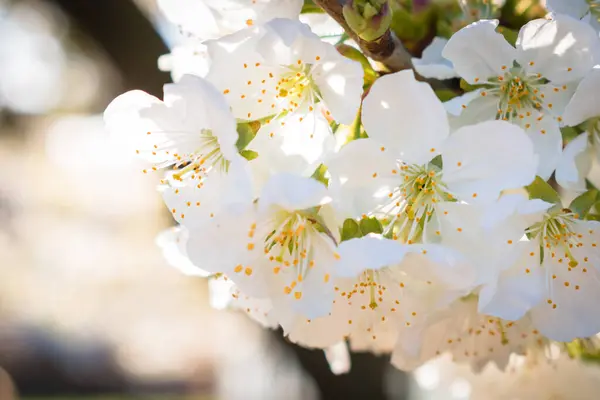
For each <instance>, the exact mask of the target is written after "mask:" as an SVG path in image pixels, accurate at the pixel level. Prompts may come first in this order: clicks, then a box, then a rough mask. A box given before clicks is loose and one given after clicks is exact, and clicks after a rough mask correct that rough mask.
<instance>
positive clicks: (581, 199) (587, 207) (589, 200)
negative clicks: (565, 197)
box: [569, 189, 600, 219]
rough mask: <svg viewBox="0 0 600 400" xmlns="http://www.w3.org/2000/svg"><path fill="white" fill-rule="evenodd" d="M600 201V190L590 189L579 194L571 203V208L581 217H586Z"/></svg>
mask: <svg viewBox="0 0 600 400" xmlns="http://www.w3.org/2000/svg"><path fill="white" fill-rule="evenodd" d="M599 201H600V192H599V191H598V190H596V189H591V190H588V191H587V192H585V193H583V194H581V195H579V196H578V197H577V198H575V199H574V200H573V201H572V202H571V204H570V205H569V209H570V210H571V211H573V212H574V213H576V214H577V215H578V216H579V219H585V218H586V217H587V216H588V214H589V213H590V211H591V210H592V208H593V207H594V205H595V204H596V203H598V202H599Z"/></svg>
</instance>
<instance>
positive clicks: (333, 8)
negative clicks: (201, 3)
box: [313, 0, 412, 72]
mask: <svg viewBox="0 0 600 400" xmlns="http://www.w3.org/2000/svg"><path fill="white" fill-rule="evenodd" d="M313 1H314V3H315V4H316V5H318V6H320V7H321V8H322V9H323V10H324V11H325V12H326V13H327V14H329V16H331V17H332V18H333V19H334V20H336V21H337V22H338V23H339V24H340V25H341V26H342V27H343V28H344V30H345V31H346V33H347V34H348V36H350V38H352V39H353V40H354V41H355V42H356V43H357V44H358V45H359V47H360V49H361V50H362V51H363V53H365V55H366V56H367V57H369V58H371V59H373V60H375V61H377V62H379V63H381V64H383V65H385V67H386V68H387V69H389V70H390V71H392V72H396V71H401V70H404V69H411V68H412V61H411V55H410V53H409V52H408V51H407V50H406V49H405V48H404V45H402V42H401V41H400V40H399V39H398V38H397V37H396V35H395V34H394V33H393V32H392V31H391V30H390V29H389V28H388V30H387V31H386V32H385V33H384V34H383V35H382V36H381V37H380V38H379V39H377V40H374V41H366V40H363V39H361V38H360V37H359V36H358V35H357V34H356V33H354V31H353V30H352V29H351V28H350V26H349V25H348V23H347V22H346V19H345V18H344V15H343V13H342V6H343V4H342V3H343V1H344V0H313Z"/></svg>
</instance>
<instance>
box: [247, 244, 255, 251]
mask: <svg viewBox="0 0 600 400" xmlns="http://www.w3.org/2000/svg"><path fill="white" fill-rule="evenodd" d="M246 248H247V249H248V250H254V243H248V246H246Z"/></svg>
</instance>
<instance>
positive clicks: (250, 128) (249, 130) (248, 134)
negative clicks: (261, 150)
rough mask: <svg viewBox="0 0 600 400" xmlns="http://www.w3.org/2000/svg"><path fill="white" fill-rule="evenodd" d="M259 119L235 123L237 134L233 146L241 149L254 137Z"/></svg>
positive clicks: (258, 125) (258, 127)
mask: <svg viewBox="0 0 600 400" xmlns="http://www.w3.org/2000/svg"><path fill="white" fill-rule="evenodd" d="M261 125H262V124H261V123H260V121H248V122H239V121H238V124H237V133H238V135H239V137H238V140H237V142H236V143H235V146H236V147H237V149H238V150H239V151H241V150H243V149H245V148H246V146H248V143H250V142H251V141H252V139H254V137H255V136H256V133H257V132H258V130H259V129H260V127H261Z"/></svg>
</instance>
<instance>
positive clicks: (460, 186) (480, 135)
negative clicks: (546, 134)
mask: <svg viewBox="0 0 600 400" xmlns="http://www.w3.org/2000/svg"><path fill="white" fill-rule="evenodd" d="M442 159H443V162H444V168H443V173H444V176H443V180H444V182H445V183H446V184H447V185H448V188H449V189H450V191H451V192H453V193H455V194H457V195H458V196H459V198H461V199H464V200H466V201H475V202H479V201H494V200H496V199H497V198H498V196H499V195H500V192H501V191H502V190H505V189H515V188H519V187H522V186H526V185H528V184H529V183H531V182H532V181H533V180H534V178H535V173H536V170H537V157H536V156H535V154H534V151H533V144H532V143H531V140H530V139H529V138H528V137H527V135H526V134H525V132H524V131H523V130H522V129H521V128H519V127H518V126H516V125H513V124H510V123H508V122H504V121H488V122H483V123H480V124H477V125H472V126H468V127H464V128H460V129H459V130H458V131H456V132H455V133H453V134H452V135H451V136H450V137H449V138H448V140H447V141H446V143H444V147H443V150H442Z"/></svg>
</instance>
